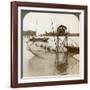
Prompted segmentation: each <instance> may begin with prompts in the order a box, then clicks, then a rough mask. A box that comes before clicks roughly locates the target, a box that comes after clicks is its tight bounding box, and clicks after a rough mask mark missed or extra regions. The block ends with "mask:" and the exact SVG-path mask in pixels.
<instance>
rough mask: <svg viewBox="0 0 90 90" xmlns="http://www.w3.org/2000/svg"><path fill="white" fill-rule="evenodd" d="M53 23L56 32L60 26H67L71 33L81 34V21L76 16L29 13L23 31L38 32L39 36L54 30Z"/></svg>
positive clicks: (24, 21) (25, 18) (24, 20)
mask: <svg viewBox="0 0 90 90" xmlns="http://www.w3.org/2000/svg"><path fill="white" fill-rule="evenodd" d="M52 21H53V27H54V31H55V30H56V29H57V27H58V26H59V25H65V26H66V27H67V31H69V32H70V33H79V31H80V30H79V26H80V25H79V23H80V22H79V19H78V18H77V17H76V16H75V15H74V14H56V13H41V12H29V13H28V14H26V15H25V17H24V19H23V30H24V31H27V30H32V31H37V35H39V34H43V33H45V32H50V31H53V30H52V25H51V22H52Z"/></svg>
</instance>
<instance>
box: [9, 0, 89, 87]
mask: <svg viewBox="0 0 90 90" xmlns="http://www.w3.org/2000/svg"><path fill="white" fill-rule="evenodd" d="M20 6H22V7H35V8H52V9H72V10H82V11H83V12H84V17H83V19H84V32H83V33H84V39H83V42H84V43H83V44H84V47H83V48H84V56H83V57H84V73H83V74H84V79H82V80H81V79H78V80H64V81H43V82H34V83H29V82H27V83H18V57H19V56H18V53H19V52H18V7H20ZM87 13H88V12H87V6H84V5H67V4H52V3H34V2H17V1H13V2H11V87H12V88H19V87H37V86H53V85H67V84H82V83H87V82H88V71H87V70H88V69H87V67H88V65H87V64H88V61H87V33H88V32H87V19H88V18H87Z"/></svg>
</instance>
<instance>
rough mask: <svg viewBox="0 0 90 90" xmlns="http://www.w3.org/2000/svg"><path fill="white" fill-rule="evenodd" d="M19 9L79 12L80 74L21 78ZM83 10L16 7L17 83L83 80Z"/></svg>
mask: <svg viewBox="0 0 90 90" xmlns="http://www.w3.org/2000/svg"><path fill="white" fill-rule="evenodd" d="M21 9H24V10H37V11H38V10H41V11H63V12H80V13H81V14H80V74H79V75H65V76H60V75H58V76H39V77H38V76H37V77H24V78H21V77H20V76H21V75H20V74H21V56H20V55H21V48H20V47H21V38H20V36H21V33H20V32H21V25H20V24H21V23H20V21H21V16H20V12H21ZM83 17H84V11H83V10H72V9H51V8H34V7H18V83H32V82H45V81H66V80H78V79H79V80H83V79H84V57H82V56H84V48H83V47H84V41H83V38H84V18H83Z"/></svg>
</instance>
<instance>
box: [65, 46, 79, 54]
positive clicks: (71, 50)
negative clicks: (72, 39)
mask: <svg viewBox="0 0 90 90" xmlns="http://www.w3.org/2000/svg"><path fill="white" fill-rule="evenodd" d="M65 47H66V48H67V51H68V52H69V53H74V54H79V47H75V46H65Z"/></svg>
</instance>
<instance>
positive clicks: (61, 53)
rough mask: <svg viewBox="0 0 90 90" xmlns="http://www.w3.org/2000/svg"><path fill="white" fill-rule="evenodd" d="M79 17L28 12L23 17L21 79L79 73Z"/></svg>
mask: <svg viewBox="0 0 90 90" xmlns="http://www.w3.org/2000/svg"><path fill="white" fill-rule="evenodd" d="M25 12H26V10H22V13H21V14H23V13H25ZM79 15H80V13H65V12H58V13H57V12H55V13H50V12H49V13H48V12H45V13H44V12H43V13H42V12H28V13H27V14H26V15H25V16H24V18H23V20H22V21H23V25H22V26H23V27H22V28H23V31H22V33H23V34H22V35H23V36H22V37H23V38H22V39H23V43H22V44H23V67H22V68H23V73H22V74H23V77H30V76H51V75H67V74H68V75H69V74H70V75H73V74H79V73H80V71H79V69H80V65H79V62H80V58H79V47H80V44H79V36H80V20H79V19H80V17H79Z"/></svg>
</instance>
